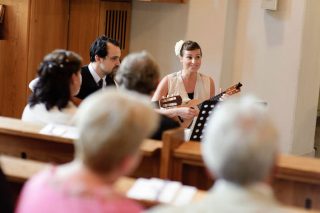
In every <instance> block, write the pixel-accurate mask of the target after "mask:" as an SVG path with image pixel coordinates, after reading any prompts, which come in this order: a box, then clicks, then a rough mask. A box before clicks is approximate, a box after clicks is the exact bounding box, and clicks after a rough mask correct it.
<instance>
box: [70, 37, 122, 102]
mask: <svg viewBox="0 0 320 213" xmlns="http://www.w3.org/2000/svg"><path fill="white" fill-rule="evenodd" d="M120 56H121V50H120V47H119V43H118V42H117V41H115V40H113V39H111V38H108V37H106V36H104V35H103V36H100V37H98V38H97V39H96V40H95V41H94V42H93V43H92V44H91V47H90V64H88V65H87V66H84V67H82V68H81V75H82V84H81V88H80V91H79V93H78V95H77V96H76V97H77V98H78V99H80V101H79V100H78V101H79V103H80V102H81V100H83V99H85V98H86V97H87V96H88V95H90V94H92V93H94V92H95V91H97V90H99V89H101V88H104V87H107V86H115V82H114V80H113V75H114V73H115V72H116V70H117V69H118V67H119V65H120ZM75 101H76V102H77V100H75Z"/></svg>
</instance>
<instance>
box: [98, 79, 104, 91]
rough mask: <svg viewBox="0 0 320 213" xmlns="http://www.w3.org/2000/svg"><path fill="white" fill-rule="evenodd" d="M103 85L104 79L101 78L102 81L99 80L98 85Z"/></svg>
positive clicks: (100, 86)
mask: <svg viewBox="0 0 320 213" xmlns="http://www.w3.org/2000/svg"><path fill="white" fill-rule="evenodd" d="M102 86H103V79H100V81H99V82H98V87H99V88H100V89H101V88H102Z"/></svg>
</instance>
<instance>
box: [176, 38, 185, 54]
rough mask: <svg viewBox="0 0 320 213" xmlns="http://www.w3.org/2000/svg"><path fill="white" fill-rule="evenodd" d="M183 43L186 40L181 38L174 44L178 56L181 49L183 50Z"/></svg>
mask: <svg viewBox="0 0 320 213" xmlns="http://www.w3.org/2000/svg"><path fill="white" fill-rule="evenodd" d="M183 43H184V40H180V41H178V42H177V43H176V45H175V46H174V52H175V53H176V56H179V55H180V51H181V48H182V45H183Z"/></svg>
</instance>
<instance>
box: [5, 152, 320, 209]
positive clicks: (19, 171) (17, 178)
mask: <svg viewBox="0 0 320 213" xmlns="http://www.w3.org/2000/svg"><path fill="white" fill-rule="evenodd" d="M0 164H1V167H2V170H3V172H4V174H5V175H6V177H7V180H8V181H9V182H10V183H12V184H15V183H16V184H19V185H20V186H22V185H23V184H24V183H25V181H27V180H28V179H29V178H30V177H32V176H33V175H34V174H36V173H38V172H40V171H41V170H43V169H45V168H46V167H47V166H48V165H49V164H47V163H43V162H38V161H33V160H26V159H21V158H16V157H12V156H0ZM134 182H135V179H133V178H128V177H122V178H120V179H119V180H118V181H117V182H116V183H115V188H116V190H117V191H118V192H120V193H122V194H126V193H127V192H128V190H129V189H130V188H131V187H132V186H133V184H134ZM205 196H206V192H205V191H201V190H198V191H197V193H196V195H195V196H194V198H193V201H192V202H196V201H200V200H201V199H203V198H204V197H205ZM136 201H137V202H139V203H140V204H141V205H143V206H144V207H146V208H149V207H152V206H154V205H158V204H159V203H155V202H150V201H145V200H136ZM291 210H292V212H296V213H316V212H318V211H305V210H303V209H298V208H291Z"/></svg>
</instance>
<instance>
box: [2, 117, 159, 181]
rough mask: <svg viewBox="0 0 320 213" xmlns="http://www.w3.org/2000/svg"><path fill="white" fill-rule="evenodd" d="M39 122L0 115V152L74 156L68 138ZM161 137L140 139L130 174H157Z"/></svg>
mask: <svg viewBox="0 0 320 213" xmlns="http://www.w3.org/2000/svg"><path fill="white" fill-rule="evenodd" d="M42 128H43V126H42V125H37V124H34V123H29V122H24V121H21V120H19V119H14V118H7V117H0V154H5V155H11V156H16V157H21V158H24V159H31V160H37V161H43V162H51V163H55V164H61V163H66V162H69V161H71V160H72V159H73V156H74V146H73V140H72V139H70V138H64V137H58V136H53V135H44V134H40V133H39V131H40V130H41V129H42ZM161 147H162V142H161V141H155V140H150V139H147V140H145V141H143V143H142V146H141V148H140V149H141V152H142V154H143V158H142V161H141V163H140V166H139V167H138V168H137V170H136V171H135V172H134V173H133V176H134V177H159V167H160V150H161Z"/></svg>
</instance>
